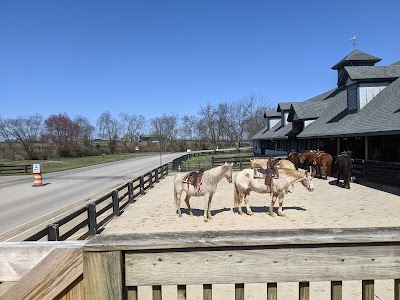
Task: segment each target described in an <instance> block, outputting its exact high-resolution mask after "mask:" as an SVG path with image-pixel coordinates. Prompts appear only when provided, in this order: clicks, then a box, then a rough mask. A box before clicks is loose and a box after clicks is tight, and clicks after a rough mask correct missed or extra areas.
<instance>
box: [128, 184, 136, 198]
mask: <svg viewBox="0 0 400 300" xmlns="http://www.w3.org/2000/svg"><path fill="white" fill-rule="evenodd" d="M128 199H129V200H128V201H129V203H133V202H135V200H134V199H133V182H132V181H130V182H128Z"/></svg>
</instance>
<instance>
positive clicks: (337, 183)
mask: <svg viewBox="0 0 400 300" xmlns="http://www.w3.org/2000/svg"><path fill="white" fill-rule="evenodd" d="M339 180H340V171H339V170H338V173H337V180H336V185H339Z"/></svg>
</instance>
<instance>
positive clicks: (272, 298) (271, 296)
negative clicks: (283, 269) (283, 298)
mask: <svg viewBox="0 0 400 300" xmlns="http://www.w3.org/2000/svg"><path fill="white" fill-rule="evenodd" d="M267 299H268V300H277V299H278V284H277V283H276V282H269V283H267Z"/></svg>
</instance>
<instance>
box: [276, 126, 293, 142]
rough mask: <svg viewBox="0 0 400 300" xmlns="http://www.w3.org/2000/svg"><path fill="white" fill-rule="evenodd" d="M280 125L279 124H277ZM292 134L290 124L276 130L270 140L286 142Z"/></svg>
mask: <svg viewBox="0 0 400 300" xmlns="http://www.w3.org/2000/svg"><path fill="white" fill-rule="evenodd" d="M279 124H280V122H279ZM291 132H292V123H288V124H287V125H286V126H283V127H280V128H279V129H278V130H276V131H275V132H274V133H273V134H272V135H271V139H273V140H287V139H288V138H289V134H290V133H291Z"/></svg>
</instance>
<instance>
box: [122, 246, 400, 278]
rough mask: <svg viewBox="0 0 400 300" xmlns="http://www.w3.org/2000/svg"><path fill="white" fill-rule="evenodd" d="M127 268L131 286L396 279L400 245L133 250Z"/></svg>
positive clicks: (399, 262)
mask: <svg viewBox="0 0 400 300" xmlns="http://www.w3.org/2000/svg"><path fill="white" fill-rule="evenodd" d="M277 253H278V254H279V255H277ZM193 266H196V272H193ZM211 269H212V270H213V272H209V270H211ZM288 269H290V272H287V270H288ZM125 270H126V284H127V285H128V286H136V285H157V284H160V285H165V284H166V285H172V284H194V285H195V284H202V283H204V279H205V277H204V276H205V275H204V274H207V277H206V279H207V281H208V282H212V283H213V284H224V283H225V284H228V283H237V282H242V283H263V282H275V281H277V282H298V281H331V280H361V279H368V278H374V279H393V278H399V276H400V245H396V246H384V245H381V244H379V245H377V246H372V245H365V246H357V245H353V244H351V245H350V246H348V247H344V246H343V247H328V246H327V247H325V246H324V247H322V246H319V247H304V248H303V247H289V246H288V247H287V248H281V249H276V248H270V249H268V248H266V249H254V250H240V249H239V250H221V251H182V252H180V251H178V252H174V251H171V252H165V253H162V252H161V253H133V252H128V253H126V256H125ZM170 270H174V271H173V272H171V271H170ZM366 270H368V272H366ZM188 274H190V276H188ZM366 277H367V278H366Z"/></svg>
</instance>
